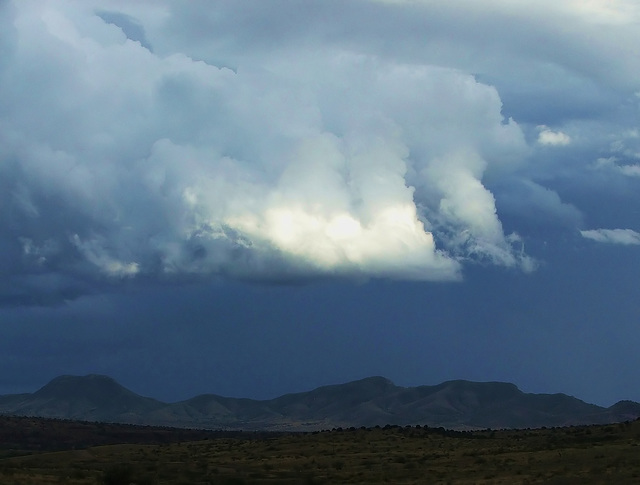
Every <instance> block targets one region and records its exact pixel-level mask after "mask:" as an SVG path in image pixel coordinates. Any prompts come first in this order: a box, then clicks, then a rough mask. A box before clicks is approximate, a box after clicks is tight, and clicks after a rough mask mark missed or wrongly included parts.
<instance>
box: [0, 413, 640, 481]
mask: <svg viewBox="0 0 640 485" xmlns="http://www.w3.org/2000/svg"><path fill="white" fill-rule="evenodd" d="M8 420H13V421H12V422H11V425H7V421H8ZM3 423H4V424H3ZM52 423H53V425H55V426H53V427H52ZM47 427H49V428H50V429H49V431H51V429H54V428H55V433H57V436H58V438H60V437H62V438H64V439H63V440H62V441H58V442H55V443H54V442H53V441H52V440H54V438H53V435H52V434H50V432H47V431H46V429H47ZM18 429H21V430H22V431H24V436H23V438H24V441H22V442H21V441H20V439H18V436H17V432H16V430H18ZM33 429H39V430H40V435H39V438H40V439H41V440H43V441H41V443H40V446H35V444H36V443H35V441H34V440H33V439H32V437H33V434H32V433H33ZM91 429H93V430H94V431H95V434H92V432H91ZM43 430H45V431H43ZM78 430H82V432H81V433H79V431H78ZM125 431H127V432H123V429H122V425H107V424H99V423H97V424H96V423H93V424H92V423H74V422H65V421H52V420H38V419H34V418H0V453H1V454H0V483H2V484H8V485H12V484H15V485H20V484H30V485H31V484H34V485H37V484H70V485H72V484H77V485H81V484H87V485H88V484H104V485H120V484H127V485H129V484H137V485H151V484H157V485H160V484H185V485H186V484H254V483H255V484H268V483H283V484H287V483H290V484H298V483H302V484H323V483H326V484H329V483H442V484H446V483H456V484H457V483H463V484H464V483H469V484H471V483H474V484H475V483H487V484H488V483H491V484H514V483H558V484H561V483H562V484H564V483H638V482H640V453H639V452H640V448H638V446H639V445H640V420H638V421H634V422H627V423H620V424H616V425H600V426H573V427H563V428H543V429H527V430H497V431H496V430H484V431H468V432H467V431H465V432H459V431H448V430H445V429H443V428H437V429H434V428H428V427H419V426H418V427H411V426H407V427H399V426H386V427H382V428H381V427H375V428H348V429H341V428H339V429H334V430H331V431H322V432H312V433H297V434H296V433H289V434H285V433H280V434H272V433H247V432H244V433H238V432H236V433H225V432H206V431H197V430H171V429H168V428H150V427H128V428H127V429H126V430H125ZM172 433H175V435H174V436H175V439H172ZM181 433H182V434H181ZM189 433H194V435H189ZM197 433H202V434H201V435H197ZM114 435H116V436H120V440H121V441H120V442H119V443H118V444H104V443H103V441H100V439H102V440H104V437H105V436H107V437H109V439H111V437H112V436H114ZM74 436H75V437H77V438H78V440H76V441H75V443H76V444H75V445H72V443H74V439H73V438H74ZM47 440H50V441H47ZM60 442H63V443H65V444H66V445H65V448H66V449H64V450H61V449H59V448H60V445H59V443H60ZM56 443H57V445H56ZM79 443H80V444H81V445H79ZM54 445H56V446H54ZM54 448H55V451H54V450H53V449H54ZM74 448H75V449H74Z"/></svg>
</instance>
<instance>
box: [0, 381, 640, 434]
mask: <svg viewBox="0 0 640 485" xmlns="http://www.w3.org/2000/svg"><path fill="white" fill-rule="evenodd" d="M0 413H3V414H15V415H23V416H24V415H27V416H41V417H58V418H69V419H78V420H85V421H110V422H121V423H135V424H153V425H164V426H176V427H188V428H208V429H245V430H314V429H329V428H333V427H351V426H356V427H360V426H376V425H381V426H384V425H386V424H394V425H401V426H405V425H417V424H419V425H423V426H430V427H444V428H450V429H477V428H529V427H530V428H534V427H542V426H565V425H571V424H603V423H614V422H620V421H628V420H632V419H636V418H638V417H640V404H638V403H634V402H631V401H621V402H619V403H617V404H615V405H614V406H611V407H610V408H608V409H607V408H603V407H600V406H596V405H594V404H588V403H586V402H584V401H581V400H580V399H576V398H575V397H571V396H567V395H566V394H528V393H524V392H522V391H521V390H520V389H518V388H517V386H515V385H514V384H509V383H504V382H471V381H464V380H454V381H448V382H443V383H442V384H438V385H435V386H419V387H401V386H396V385H395V384H394V383H393V382H391V381H390V380H388V379H385V378H384V377H379V376H378V377H367V378H365V379H360V380H357V381H353V382H347V383H345V384H336V385H330V386H323V387H319V388H317V389H314V390H311V391H308V392H300V393H295V394H285V395H283V396H280V397H277V398H275V399H269V400H254V399H236V398H230V397H223V396H217V395H215V394H203V395H200V396H196V397H193V398H191V399H188V400H186V401H181V402H177V403H172V404H166V403H162V402H160V401H156V400H154V399H150V398H147V397H142V396H139V395H138V394H136V393H134V392H132V391H130V390H129V389H126V388H125V387H123V386H121V385H120V384H118V383H117V382H116V381H115V380H113V379H112V378H110V377H107V376H101V375H88V376H83V377H78V376H61V377H58V378H55V379H53V380H52V381H51V382H49V383H48V384H47V385H45V386H44V387H42V388H41V389H39V390H38V391H36V392H35V393H33V394H16V395H9V396H0Z"/></svg>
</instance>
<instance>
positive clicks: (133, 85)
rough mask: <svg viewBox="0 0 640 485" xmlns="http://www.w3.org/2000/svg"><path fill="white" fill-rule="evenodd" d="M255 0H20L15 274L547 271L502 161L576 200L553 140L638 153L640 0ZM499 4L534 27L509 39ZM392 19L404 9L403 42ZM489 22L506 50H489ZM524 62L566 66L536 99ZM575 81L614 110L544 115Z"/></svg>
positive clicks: (550, 203)
mask: <svg viewBox="0 0 640 485" xmlns="http://www.w3.org/2000/svg"><path fill="white" fill-rule="evenodd" d="M240 3H243V5H238V4H236V3H226V2H221V3H216V4H214V5H213V6H212V5H211V4H210V3H208V2H206V3H201V2H190V3H189V4H188V5H185V4H184V3H182V2H177V3H175V2H135V3H133V4H132V3H130V2H119V1H115V0H114V1H111V2H83V3H81V4H80V3H78V2H67V1H60V2H56V3H51V2H43V1H28V2H13V3H4V4H3V6H2V10H1V11H0V15H1V16H0V23H1V27H2V28H1V29H0V32H2V33H1V34H0V47H1V48H2V51H3V52H4V53H6V55H3V56H2V60H0V80H1V82H0V189H1V190H0V217H1V218H2V221H3V225H2V228H1V229H0V248H2V253H1V254H2V255H3V256H2V257H0V267H1V268H2V272H3V274H5V275H8V277H7V278H4V279H3V282H2V285H4V288H3V289H2V292H3V293H4V294H9V295H13V296H12V297H11V298H14V299H16V301H19V300H20V297H19V295H21V294H27V293H32V292H35V293H41V294H44V295H46V294H49V293H51V292H55V291H58V292H66V293H65V294H68V295H73V294H75V293H76V292H81V291H82V290H81V288H83V287H86V285H91V284H105V283H106V284H113V283H114V282H117V281H125V280H130V279H145V278H154V279H155V278H163V279H166V278H169V279H170V278H185V277H189V278H190V277H198V276H202V275H205V276H206V275H212V274H214V275H226V276H230V277H234V278H244V279H257V280H287V281H290V280H296V279H304V278H315V277H334V276H347V277H356V278H362V277H365V278H368V277H390V278H398V279H419V280H455V279H459V278H460V275H461V271H462V265H463V264H464V263H465V262H468V261H480V262H486V263H490V264H496V265H500V266H505V267H515V268H521V269H524V270H526V271H528V270H531V269H533V268H534V266H535V263H534V261H533V259H532V258H530V257H529V256H527V255H526V253H525V252H524V251H523V240H522V238H521V237H520V236H518V235H517V234H515V233H514V234H510V233H508V232H510V231H505V229H504V227H503V223H502V221H501V219H500V217H499V211H498V207H497V203H496V198H497V195H496V194H495V193H494V192H492V190H491V189H490V186H489V184H488V183H487V180H491V181H493V183H494V185H495V186H497V187H498V186H500V184H501V183H502V182H504V183H503V186H506V185H508V184H507V183H506V182H505V181H512V182H513V183H514V184H520V185H521V186H523V187H527V194H528V195H527V197H528V199H527V200H525V201H524V202H522V201H520V202H519V203H515V204H514V205H513V207H515V208H517V210H518V211H522V212H524V213H526V212H527V211H528V210H529V209H530V207H537V208H544V211H546V212H545V213H546V214H549V215H550V216H549V217H558V218H563V220H566V218H567V214H571V217H572V218H573V220H576V219H577V218H579V215H578V216H575V217H574V216H573V214H574V213H575V212H578V211H577V210H576V209H575V208H573V207H572V206H570V205H568V204H566V203H565V202H563V201H562V200H561V199H560V197H558V195H557V194H556V193H555V192H554V191H552V190H551V189H549V188H546V187H543V186H541V185H539V183H541V182H540V181H541V180H542V181H543V180H545V179H548V178H549V174H550V173H551V170H552V169H551V168H550V167H551V165H550V164H549V162H550V160H552V159H553V156H551V157H549V156H548V154H549V150H565V149H569V148H571V147H573V146H574V145H576V146H577V147H578V148H576V149H586V148H588V147H590V146H592V145H593V144H594V143H601V144H603V145H604V146H607V147H609V152H612V153H613V152H614V151H615V153H617V156H618V157H621V156H626V157H627V158H629V157H631V158H632V157H633V156H634V155H633V154H634V153H637V151H634V150H636V149H637V147H638V140H637V138H634V137H633V136H630V135H629V136H616V137H612V136H610V135H608V134H606V130H605V131H603V130H602V128H603V126H609V133H613V132H614V131H616V130H617V128H618V127H619V125H625V126H627V128H629V126H633V123H634V122H635V120H636V119H637V113H636V114H633V112H632V110H631V111H629V109H627V110H626V111H625V110H623V109H622V108H620V109H619V110H618V114H617V115H616V116H615V118H614V117H611V116H610V115H608V114H607V113H606V111H607V110H601V106H602V105H603V104H606V103H609V102H611V100H613V99H627V98H628V99H634V98H633V96H634V92H637V91H634V90H637V88H638V87H637V86H636V85H633V83H632V81H631V80H630V78H629V74H630V73H631V72H633V70H634V69H636V68H638V67H640V64H639V62H638V61H637V59H636V60H635V61H630V59H631V58H632V57H631V56H630V55H629V56H626V54H625V53H624V52H623V53H622V55H618V56H616V57H614V58H610V57H609V54H610V53H611V52H612V49H613V46H614V44H615V41H616V40H622V41H624V42H628V41H629V40H630V39H636V38H637V37H638V35H637V30H634V28H635V27H636V26H637V21H638V9H637V8H636V7H635V6H634V4H631V3H629V4H627V3H623V2H607V3H604V2H590V3H589V5H588V6H586V5H581V4H580V5H578V4H575V5H574V4H571V6H562V7H554V8H556V11H555V13H556V14H559V15H561V17H562V19H564V21H569V22H568V23H563V22H560V21H559V20H558V21H555V22H553V23H551V24H548V23H547V21H548V20H549V19H550V18H551V14H549V13H548V12H547V11H546V10H545V8H543V5H540V6H539V7H536V8H531V9H530V10H527V12H526V13H527V16H526V18H525V17H522V13H523V12H524V10H511V9H510V8H509V7H508V6H507V5H506V4H505V3H503V2H488V4H485V5H483V6H482V8H481V9H480V8H479V7H477V6H475V4H474V3H468V4H467V3H465V2H463V3H464V4H465V5H466V6H467V7H469V8H471V13H473V15H471V14H470V13H469V12H468V11H467V12H466V13H463V9H461V8H460V7H453V6H443V5H442V4H440V3H439V2H409V3H406V2H365V1H353V2H346V3H342V2H340V3H339V4H337V3H335V2H331V1H330V2H315V1H312V2H293V4H291V2H286V3H287V5H291V7H292V10H291V11H290V12H289V13H290V14H291V17H288V18H292V19H294V21H289V20H288V21H287V22H286V23H285V22H284V20H283V19H284V17H283V16H281V15H276V13H277V12H278V11H279V9H278V8H277V7H278V6H280V7H282V5H280V3H279V2H274V4H273V5H271V6H270V7H269V8H268V9H267V8H265V6H264V3H262V2H253V1H247V2H240ZM542 3H543V4H545V5H546V4H547V3H549V2H542ZM447 5H448V4H447ZM551 5H552V4H550V3H549V5H547V7H550V6H551ZM339 8H344V9H345V10H344V16H342V17H341V18H340V19H339V20H338V19H336V16H335V14H336V12H337V10H336V9H339ZM363 12H367V13H368V17H366V18H364V19H363V18H360V17H359V16H360V15H362V14H363ZM327 17H330V18H331V19H332V21H331V22H327V21H326V18H327ZM472 17H473V18H474V21H473V22H472V23H471V24H473V26H474V27H473V28H471V29H469V28H468V27H470V25H471V24H470V22H471V18H472ZM507 17H512V19H513V22H512V23H502V21H503V20H504V19H505V18H507ZM416 19H417V20H416ZM562 19H561V20H562ZM442 22H444V24H446V25H449V26H450V28H449V29H448V30H447V31H446V32H445V31H443V30H442V29H441V28H436V27H437V26H438V25H442ZM496 22H498V23H500V24H501V25H512V24H513V25H516V26H517V25H528V26H529V27H531V31H530V32H529V33H526V31H524V30H517V29H512V28H507V29H506V31H503V32H502V33H501V34H498V33H495V32H494V33H492V35H490V36H488V37H487V36H486V35H485V34H487V33H489V32H493V30H492V29H493V28H494V27H495V24H496ZM425 23H426V24H425ZM423 24H425V25H423ZM566 25H570V26H574V27H576V29H572V28H567V27H566ZM186 26H188V28H187V27H186ZM385 26H390V27H393V28H394V29H395V30H394V32H393V35H388V36H387V38H386V39H384V40H385V42H384V45H381V44H380V41H379V39H378V36H379V35H380V30H381V29H382V28H383V27H385ZM418 27H419V30H412V29H417V28H418ZM431 27H433V28H431ZM578 27H580V28H579V29H578ZM612 31H615V32H616V39H613V40H612V39H610V38H609V34H610V33H611V32H612ZM457 34H459V35H457ZM552 34H553V35H552ZM558 36H559V37H558ZM543 38H544V39H545V42H537V43H531V42H530V41H531V40H534V39H543ZM479 39H484V40H482V43H483V44H484V45H478V46H477V47H476V48H480V47H482V48H483V49H484V48H487V49H488V50H487V52H500V53H501V55H500V56H499V59H500V61H499V62H498V61H497V59H498V57H494V56H491V55H488V56H482V55H477V54H478V53H477V52H475V50H474V48H473V47H472V46H473V45H474V44H475V43H477V42H479ZM509 41H511V42H509ZM513 41H515V43H514V42H513ZM559 42H564V48H563V49H555V48H554V45H555V44H557V43H559ZM616 45H617V46H618V47H617V48H619V46H620V44H616ZM623 45H627V44H626V43H625V44H623ZM601 60H606V69H604V68H603V67H602V66H600V65H599V64H598V62H599V61H601ZM506 62H514V63H515V65H516V67H517V68H522V71H520V72H521V75H522V76H523V78H525V77H527V71H531V72H535V75H536V76H537V77H538V78H545V77H547V78H548V79H550V80H551V79H553V82H552V83H550V84H543V83H538V84H537V85H535V86H528V87H527V89H529V93H528V94H529V96H528V97H521V98H520V99H521V102H520V103H515V104H512V105H511V107H510V108H509V109H507V110H506V111H507V112H509V113H514V116H516V115H517V116H516V119H515V120H514V119H512V118H511V117H509V116H508V115H506V114H505V112H504V111H505V110H504V107H503V99H502V98H501V93H505V96H506V98H507V99H512V98H513V96H515V95H516V91H515V90H516V89H517V86H519V85H522V84H521V83H519V81H518V79H507V77H506V76H507V75H508V74H509V73H511V72H513V69H508V66H507V65H506V64H505V63H506ZM527 63H528V64H527ZM544 66H546V67H544ZM558 73H561V75H558V76H556V74H558ZM516 77H517V76H516ZM568 85H572V86H574V87H575V88H576V89H572V90H571V93H572V96H574V99H575V101H576V103H575V105H576V106H577V105H579V104H580V102H581V101H583V100H586V99H587V98H588V99H590V100H591V101H590V103H591V104H590V106H591V108H590V109H592V111H593V112H598V113H599V114H598V115H597V116H595V117H594V116H591V117H590V118H588V119H587V118H586V117H585V116H584V114H582V115H580V114H579V113H578V114H577V115H576V113H577V112H575V110H573V108H571V106H572V104H571V103H570V102H569V103H567V104H566V105H563V106H565V107H566V111H564V112H562V113H560V112H558V113H555V114H550V115H548V116H547V118H548V119H544V120H540V119H539V116H538V115H536V114H535V112H534V110H533V108H532V106H533V104H531V105H528V104H527V103H533V102H532V101H531V99H532V97H535V96H538V97H539V99H541V100H542V101H545V100H546V101H549V100H551V101H553V100H554V99H556V97H557V95H558V93H561V92H565V91H566V88H567V86H568ZM602 85H605V86H606V89H600V87H599V86H602ZM594 90H595V91H596V92H597V95H596V96H595V98H594V96H593V91H594ZM594 99H595V100H594ZM636 101H637V97H636ZM625 102H626V101H625ZM598 103H600V104H598ZM627 104H628V103H627ZM567 106H568V107H567ZM636 106H637V103H636ZM563 109H565V108H563ZM598 110H601V111H598ZM620 110H622V111H620ZM608 113H611V111H610V110H609V111H608ZM518 116H519V117H520V118H521V119H522V120H521V121H519V120H518V119H517V117H518ZM634 116H635V118H634ZM543 123H544V124H543ZM589 130H592V131H593V132H595V131H597V132H598V133H600V135H598V137H589V136H587V135H588V132H589ZM618 132H619V131H618ZM602 133H605V134H604V135H603V134H602ZM627 133H630V132H629V130H627ZM536 136H537V138H536ZM625 154H626V155H625ZM604 155H609V153H605V154H604ZM612 156H613V155H612ZM537 157H539V160H538V158H537ZM616 160H618V158H616ZM533 162H536V163H533ZM538 162H539V163H538ZM593 163H594V160H588V161H587V162H584V163H583V165H584V166H585V167H586V166H587V165H588V164H591V166H593ZM611 164H614V162H611ZM600 166H603V164H602V163H601V164H600ZM615 166H616V167H618V165H615ZM625 166H626V167H634V166H637V165H629V164H627V165H625ZM554 170H555V169H554ZM625 170H626V172H628V171H629V170H632V169H631V168H629V169H625ZM625 170H620V171H621V172H623V173H626V172H625ZM592 172H593V171H592ZM594 173H595V172H594ZM626 174H627V175H629V174H628V173H626ZM510 183H511V182H509V184H510ZM507 192H508V191H507ZM498 195H500V194H498ZM509 197H513V193H511V194H509ZM586 232H587V234H590V232H589V231H586ZM583 235H585V233H584V232H583ZM585 237H590V236H585ZM91 282H93V283H91ZM63 290H64V291H63ZM7 298H8V297H7Z"/></svg>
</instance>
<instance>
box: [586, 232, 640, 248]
mask: <svg viewBox="0 0 640 485" xmlns="http://www.w3.org/2000/svg"><path fill="white" fill-rule="evenodd" d="M580 234H582V237H585V238H587V239H592V240H593V241H597V242H603V243H610V244H625V245H629V244H640V232H637V231H634V230H632V229H591V230H588V231H580Z"/></svg>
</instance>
